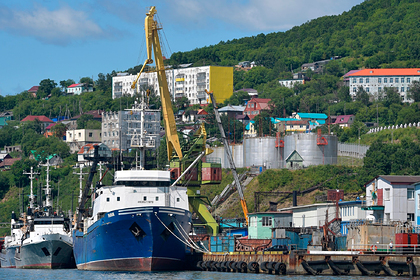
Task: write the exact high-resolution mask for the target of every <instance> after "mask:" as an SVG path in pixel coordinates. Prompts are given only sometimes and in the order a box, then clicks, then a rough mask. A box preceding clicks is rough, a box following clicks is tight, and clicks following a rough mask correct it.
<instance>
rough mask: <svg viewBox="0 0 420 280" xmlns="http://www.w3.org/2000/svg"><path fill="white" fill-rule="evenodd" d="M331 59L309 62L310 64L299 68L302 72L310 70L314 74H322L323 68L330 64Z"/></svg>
mask: <svg viewBox="0 0 420 280" xmlns="http://www.w3.org/2000/svg"><path fill="white" fill-rule="evenodd" d="M330 61H331V59H324V60H320V61H315V62H310V63H304V64H302V66H301V67H300V68H301V70H302V71H307V70H309V69H311V70H312V71H313V72H315V73H322V71H323V69H324V66H325V65H326V64H327V63H328V62H330Z"/></svg>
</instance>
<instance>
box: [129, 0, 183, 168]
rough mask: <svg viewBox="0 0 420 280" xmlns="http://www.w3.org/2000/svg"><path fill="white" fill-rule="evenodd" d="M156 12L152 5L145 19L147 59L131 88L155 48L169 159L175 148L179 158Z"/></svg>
mask: <svg viewBox="0 0 420 280" xmlns="http://www.w3.org/2000/svg"><path fill="white" fill-rule="evenodd" d="M155 14H156V8H155V7H151V8H150V11H149V12H148V13H147V14H146V19H145V21H144V30H145V32H146V46H147V59H146V61H145V62H144V64H143V67H142V68H141V70H140V72H139V73H138V74H137V77H136V79H135V80H134V81H133V83H132V85H131V88H132V89H135V88H136V84H137V81H138V79H139V78H140V75H141V73H143V71H144V67H145V66H146V65H147V64H152V63H153V59H152V48H153V52H154V54H155V64H156V72H157V76H158V82H159V90H160V99H161V101H162V114H163V120H164V125H165V132H166V146H167V152H168V159H169V160H171V159H172V156H173V151H174V150H175V153H176V155H177V156H178V158H180V159H182V151H181V145H180V144H179V138H178V133H177V131H176V123H175V117H174V111H173V109H172V103H171V96H170V94H169V89H168V82H167V80H166V74H165V66H164V64H163V56H162V51H161V48H160V42H159V35H158V30H159V29H161V28H160V27H159V26H158V23H157V21H156V20H154V15H155Z"/></svg>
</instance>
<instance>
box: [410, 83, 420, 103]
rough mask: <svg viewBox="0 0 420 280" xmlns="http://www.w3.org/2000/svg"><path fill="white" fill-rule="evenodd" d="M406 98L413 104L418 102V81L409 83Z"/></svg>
mask: <svg viewBox="0 0 420 280" xmlns="http://www.w3.org/2000/svg"><path fill="white" fill-rule="evenodd" d="M407 97H408V98H410V99H413V100H414V102H419V101H420V82H419V81H413V82H412V83H411V85H410V89H409V91H408V94H407Z"/></svg>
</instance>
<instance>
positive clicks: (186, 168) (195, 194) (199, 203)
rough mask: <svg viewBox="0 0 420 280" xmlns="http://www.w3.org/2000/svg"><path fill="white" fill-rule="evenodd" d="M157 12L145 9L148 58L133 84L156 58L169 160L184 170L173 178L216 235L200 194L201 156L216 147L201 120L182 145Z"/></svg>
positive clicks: (216, 227) (132, 86)
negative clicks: (208, 144) (208, 145)
mask: <svg viewBox="0 0 420 280" xmlns="http://www.w3.org/2000/svg"><path fill="white" fill-rule="evenodd" d="M156 13H157V11H156V8H155V7H151V8H150V10H149V12H148V13H146V19H145V23H144V29H145V33H146V46H147V58H146V61H145V62H144V64H143V66H142V68H141V70H140V72H139V73H138V74H137V77H136V79H135V80H134V81H133V83H132V85H131V88H132V89H135V88H136V84H137V81H138V80H139V78H140V75H141V74H142V73H143V71H144V69H145V66H146V65H148V64H152V63H153V62H155V65H156V73H157V78H158V83H159V92H160V99H161V102H162V115H163V120H164V126H165V134H166V145H167V155H168V160H169V162H170V163H171V165H174V166H177V167H175V168H174V169H177V171H178V170H179V171H180V172H182V174H180V175H176V176H175V178H172V175H171V179H180V180H177V181H176V183H178V182H179V183H180V184H185V185H186V186H187V194H188V201H189V204H190V206H191V208H192V209H193V211H194V212H195V213H196V214H197V215H198V216H199V217H200V219H201V220H202V221H203V222H204V225H205V226H206V227H207V229H208V231H209V232H211V233H212V234H213V235H217V234H218V231H219V225H218V223H217V222H216V220H215V219H214V218H213V216H212V215H211V214H210V212H209V211H208V209H207V207H206V205H205V204H206V203H205V202H206V200H207V201H208V198H207V197H205V196H202V195H200V190H199V188H200V186H201V184H202V180H201V168H202V161H200V159H201V158H202V157H203V156H205V155H208V154H210V153H211V152H213V151H212V150H211V149H209V148H206V139H207V133H206V131H205V128H204V124H202V125H201V126H200V128H199V129H198V131H197V132H196V133H195V134H194V137H193V139H190V140H189V141H188V143H187V144H185V145H183V146H181V145H180V142H179V138H178V133H177V130H176V123H175V116H174V112H173V109H172V103H171V96H170V93H169V88H168V82H167V79H166V74H165V65H164V63H163V55H162V50H161V46H160V41H159V34H158V31H159V30H160V29H162V28H161V27H160V25H159V24H158V22H157V20H155V19H154V16H155V14H156ZM152 51H153V53H154V58H155V60H154V61H153V59H152ZM195 165H196V166H197V167H196V169H197V174H198V175H197V178H196V179H195V180H192V179H191V176H189V177H188V175H191V173H192V172H191V171H192V170H191V169H193V167H194V166H195ZM220 168H221V165H220ZM188 172H190V173H188ZM194 172H195V170H194ZM174 173H175V172H174ZM185 174H187V176H184V175H185ZM183 177H185V179H183ZM181 179H182V180H181ZM208 183H215V182H208ZM216 183H217V182H216ZM218 183H220V182H218Z"/></svg>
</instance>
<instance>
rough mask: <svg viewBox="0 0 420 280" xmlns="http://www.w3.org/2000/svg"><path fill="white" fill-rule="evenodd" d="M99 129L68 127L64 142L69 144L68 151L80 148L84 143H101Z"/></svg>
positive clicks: (71, 151) (72, 151) (75, 150)
mask: <svg viewBox="0 0 420 280" xmlns="http://www.w3.org/2000/svg"><path fill="white" fill-rule="evenodd" d="M101 140H102V133H101V130H100V129H69V130H67V131H66V143H67V145H69V146H70V153H74V152H77V151H79V150H80V148H81V147H83V146H84V145H86V144H93V143H101Z"/></svg>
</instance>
